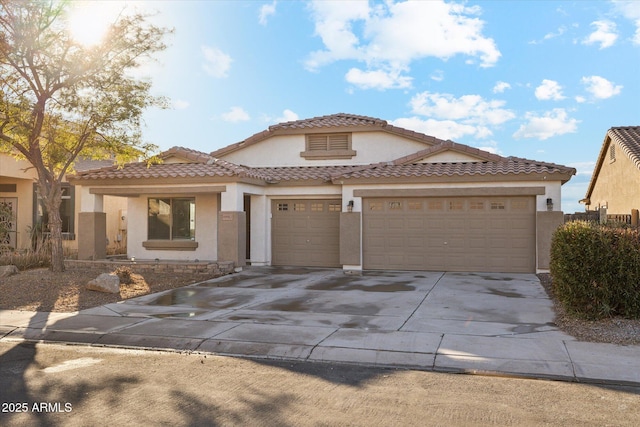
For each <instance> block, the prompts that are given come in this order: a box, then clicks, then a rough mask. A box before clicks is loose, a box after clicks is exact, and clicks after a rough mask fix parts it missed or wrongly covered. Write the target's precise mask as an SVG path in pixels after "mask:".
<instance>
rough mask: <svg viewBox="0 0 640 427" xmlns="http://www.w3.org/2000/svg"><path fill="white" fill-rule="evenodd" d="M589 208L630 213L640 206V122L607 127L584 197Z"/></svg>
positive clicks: (612, 212) (582, 201)
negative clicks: (639, 124) (633, 124)
mask: <svg viewBox="0 0 640 427" xmlns="http://www.w3.org/2000/svg"><path fill="white" fill-rule="evenodd" d="M580 202H581V203H584V204H585V205H586V207H587V210H599V209H600V208H606V211H607V213H609V214H616V215H621V214H624V215H628V214H631V211H632V210H633V209H640V126H626V127H612V128H611V129H609V130H608V131H607V134H606V135H605V137H604V142H603V143H602V148H601V149H600V154H599V155H598V161H597V162H596V166H595V168H594V170H593V176H592V177H591V182H590V183H589V188H588V190H587V194H586V196H585V198H584V199H583V200H581V201H580Z"/></svg>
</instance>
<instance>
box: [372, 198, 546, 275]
mask: <svg viewBox="0 0 640 427" xmlns="http://www.w3.org/2000/svg"><path fill="white" fill-rule="evenodd" d="M389 202H393V203H394V204H390V203H389ZM364 206H365V207H367V206H377V207H378V208H379V210H376V211H368V210H367V209H365V210H364V211H363V252H364V268H374V269H375V268H379V269H387V268H395V269H414V270H425V269H427V270H428V269H431V270H445V271H494V272H533V271H535V198H534V197H512V198H509V197H497V198H496V197H491V198H481V197H473V198H465V197H458V198H456V197H452V198H428V197H427V198H393V199H366V200H365V201H364ZM391 206H396V207H397V206H402V209H390V207H391ZM402 254H404V255H403V256H402Z"/></svg>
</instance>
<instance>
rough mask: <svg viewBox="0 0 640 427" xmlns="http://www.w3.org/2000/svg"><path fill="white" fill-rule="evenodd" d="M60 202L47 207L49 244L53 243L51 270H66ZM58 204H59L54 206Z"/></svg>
mask: <svg viewBox="0 0 640 427" xmlns="http://www.w3.org/2000/svg"><path fill="white" fill-rule="evenodd" d="M60 203H61V200H60V199H59V200H58V203H55V201H54V203H52V206H51V207H47V211H48V213H49V232H50V233H51V238H50V239H49V244H50V245H51V271H54V272H62V271H64V251H63V248H62V218H60ZM53 205H57V206H53Z"/></svg>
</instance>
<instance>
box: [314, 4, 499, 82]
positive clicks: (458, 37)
mask: <svg viewBox="0 0 640 427" xmlns="http://www.w3.org/2000/svg"><path fill="white" fill-rule="evenodd" d="M310 8H311V10H312V16H313V19H314V21H315V32H316V35H318V36H319V37H320V38H321V39H322V42H323V44H324V49H323V50H318V51H315V52H312V53H311V54H310V55H309V57H308V58H307V60H306V62H305V65H306V67H307V69H309V70H312V71H315V70H317V69H318V68H320V67H322V66H324V65H327V64H329V63H332V62H335V61H340V60H356V61H361V62H364V63H366V64H367V70H368V71H366V73H373V72H376V71H377V70H382V73H386V74H388V75H390V76H400V74H401V73H402V72H406V71H407V70H408V69H409V66H410V64H411V62H413V61H415V60H419V59H422V58H427V57H436V58H440V59H443V60H447V59H449V58H451V57H453V56H455V55H465V56H467V57H470V58H471V59H472V62H476V61H479V65H480V66H481V67H491V66H493V65H495V64H496V62H497V61H498V59H499V58H500V56H501V54H500V51H499V50H498V48H497V47H496V44H495V42H494V40H493V39H491V38H488V37H485V36H484V35H483V34H482V31H483V26H484V21H482V20H480V19H479V18H478V15H479V13H480V8H479V7H477V6H474V7H468V6H465V5H462V4H454V3H445V2H444V1H425V2H393V1H388V2H385V3H376V4H375V5H371V6H370V5H369V3H368V2H355V1H351V2H328V1H314V2H312V3H311V6H310ZM356 28H357V29H359V30H360V31H356ZM362 73H365V72H361V74H362ZM361 77H362V76H361ZM374 87H378V86H374ZM393 87H405V86H404V85H403V84H399V85H398V84H396V85H394V86H393Z"/></svg>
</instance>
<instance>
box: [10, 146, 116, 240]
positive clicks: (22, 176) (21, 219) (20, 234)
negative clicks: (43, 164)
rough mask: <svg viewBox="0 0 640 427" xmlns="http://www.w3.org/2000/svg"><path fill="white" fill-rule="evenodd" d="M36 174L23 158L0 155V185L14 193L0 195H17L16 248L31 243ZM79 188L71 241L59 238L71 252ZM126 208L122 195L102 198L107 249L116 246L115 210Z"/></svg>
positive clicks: (13, 196)
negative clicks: (8, 186) (13, 187)
mask: <svg viewBox="0 0 640 427" xmlns="http://www.w3.org/2000/svg"><path fill="white" fill-rule="evenodd" d="M36 178H37V174H36V171H35V169H34V168H33V167H32V166H31V165H30V164H29V163H28V162H27V161H25V160H16V159H14V158H13V157H11V156H9V155H7V154H0V184H16V192H15V193H6V192H0V198H5V197H6V198H17V199H18V215H17V218H16V221H17V223H16V227H17V236H16V238H17V248H18V249H27V248H29V247H30V246H31V242H30V235H29V230H30V229H31V227H32V226H33V184H34V182H35V179H36ZM79 190H80V187H76V191H75V205H74V209H75V212H74V225H75V228H74V231H75V235H76V238H75V239H74V240H65V241H63V246H64V248H65V250H68V251H71V252H75V251H76V250H77V249H78V236H79V232H78V224H79V216H78V214H79V212H80V211H81V209H80V206H81V202H82V194H81V193H82V192H81V191H79ZM126 208H127V200H126V198H123V197H110V196H105V197H104V212H105V213H106V214H107V236H106V237H107V238H108V239H109V242H110V245H109V246H110V248H112V249H113V248H114V247H115V246H116V245H117V242H116V239H117V235H118V234H119V229H120V223H119V221H118V218H119V211H120V210H122V209H124V210H126Z"/></svg>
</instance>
